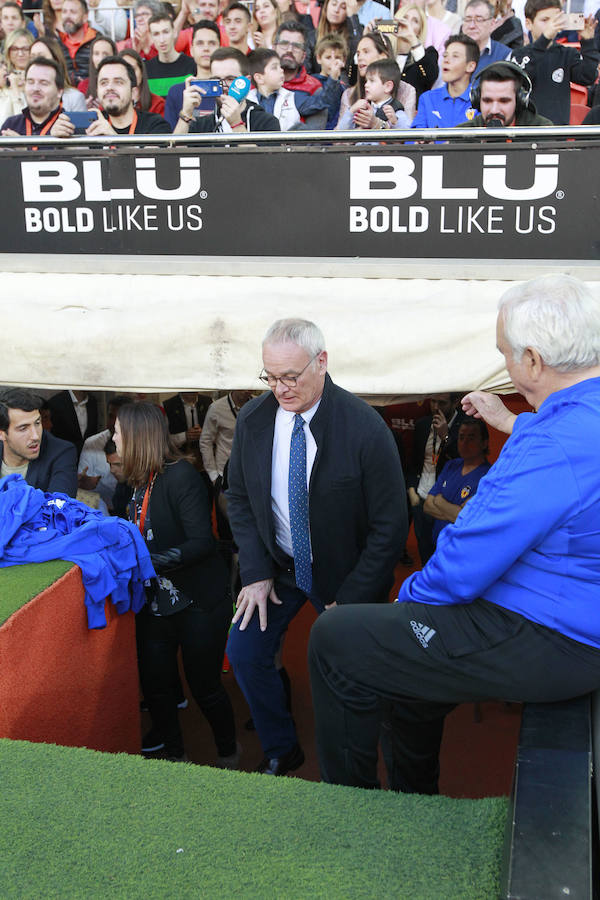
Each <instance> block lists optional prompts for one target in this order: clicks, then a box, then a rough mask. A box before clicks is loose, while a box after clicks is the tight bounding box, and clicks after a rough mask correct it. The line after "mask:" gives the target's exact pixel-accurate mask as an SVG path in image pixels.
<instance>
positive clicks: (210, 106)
mask: <svg viewBox="0 0 600 900" xmlns="http://www.w3.org/2000/svg"><path fill="white" fill-rule="evenodd" d="M190 84H193V85H194V87H199V88H202V90H203V91H204V92H205V94H206V96H204V97H203V98H202V102H201V103H200V104H199V105H198V106H197V107H196V108H195V109H194V113H198V112H202V113H205V112H214V111H215V102H216V99H217V97H220V96H221V94H222V93H223V90H222V88H221V82H220V81H213V80H212V79H211V80H207V81H203V80H202V79H201V78H192V80H191V82H190Z"/></svg>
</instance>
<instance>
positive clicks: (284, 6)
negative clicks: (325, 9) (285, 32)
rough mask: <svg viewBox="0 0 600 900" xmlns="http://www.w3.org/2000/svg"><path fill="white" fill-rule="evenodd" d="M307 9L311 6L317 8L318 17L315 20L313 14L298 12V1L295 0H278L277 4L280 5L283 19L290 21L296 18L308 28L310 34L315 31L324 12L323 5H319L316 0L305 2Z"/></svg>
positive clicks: (312, 8) (296, 20) (283, 20)
mask: <svg viewBox="0 0 600 900" xmlns="http://www.w3.org/2000/svg"><path fill="white" fill-rule="evenodd" d="M305 5H306V7H307V10H308V9H309V8H310V9H311V10H314V9H315V8H316V9H317V10H318V13H317V17H316V19H315V20H314V21H313V18H312V16H311V15H310V14H309V13H308V11H307V12H306V13H301V12H298V9H297V7H296V3H295V2H294V0H277V6H278V7H279V12H280V13H281V21H282V22H289V21H291V20H294V21H295V22H300V23H301V24H302V25H304V27H305V28H306V31H307V33H308V34H311V33H314V30H315V26H316V24H317V23H318V21H319V18H320V16H321V13H322V7H321V6H319V5H318V4H317V3H316V2H315V0H310V2H309V3H306V4H305Z"/></svg>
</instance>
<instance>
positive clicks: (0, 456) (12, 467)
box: [0, 388, 77, 497]
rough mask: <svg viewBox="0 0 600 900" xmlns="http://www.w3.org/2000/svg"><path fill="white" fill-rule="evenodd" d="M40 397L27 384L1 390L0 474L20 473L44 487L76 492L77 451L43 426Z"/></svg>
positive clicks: (56, 490)
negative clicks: (23, 386) (26, 387)
mask: <svg viewBox="0 0 600 900" xmlns="http://www.w3.org/2000/svg"><path fill="white" fill-rule="evenodd" d="M41 405H42V399H41V397H36V396H35V394H32V393H31V391H28V390H25V389H24V388H7V389H6V390H4V391H2V392H0V478H4V477H5V476H6V475H21V476H22V478H24V479H25V481H26V482H27V484H30V485H31V486H32V487H34V488H39V489H40V490H41V491H48V492H50V493H61V494H68V495H69V496H70V497H75V495H76V494H77V451H76V450H75V447H74V446H73V444H70V443H69V442H68V441H61V440H60V438H57V437H54V435H53V434H50V432H49V431H44V430H43V428H42V416H41V413H40V407H41Z"/></svg>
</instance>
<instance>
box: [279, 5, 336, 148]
mask: <svg viewBox="0 0 600 900" xmlns="http://www.w3.org/2000/svg"><path fill="white" fill-rule="evenodd" d="M273 49H274V50H276V51H277V55H278V56H279V59H280V62H281V68H282V69H283V72H284V75H285V81H284V82H283V86H284V88H286V90H288V91H294V93H295V95H296V109H297V110H298V112H299V113H300V116H301V119H302V123H303V124H301V125H299V126H298V127H297V128H295V129H294V130H295V131H297V130H306V131H323V130H324V129H325V126H326V125H327V116H328V114H329V110H328V107H327V103H326V101H325V99H324V97H323V87H322V85H321V82H320V81H319V79H318V78H315V77H314V76H313V75H309V74H308V73H307V71H306V69H305V67H304V58H305V56H306V30H305V28H304V25H302V23H301V22H292V21H290V22H284V23H283V24H282V25H280V26H279V28H278V29H277V34H276V35H275V42H274V44H273Z"/></svg>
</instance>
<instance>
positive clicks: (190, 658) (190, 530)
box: [114, 403, 239, 768]
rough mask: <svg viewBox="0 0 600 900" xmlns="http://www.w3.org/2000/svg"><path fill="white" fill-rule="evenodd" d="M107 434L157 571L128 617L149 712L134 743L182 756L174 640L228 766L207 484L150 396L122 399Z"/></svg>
mask: <svg viewBox="0 0 600 900" xmlns="http://www.w3.org/2000/svg"><path fill="white" fill-rule="evenodd" d="M114 441H115V444H116V446H117V452H118V453H119V455H120V457H121V460H122V464H123V474H124V476H125V478H126V479H127V481H128V482H129V483H130V484H131V485H132V487H133V489H134V493H133V497H132V500H131V503H130V518H131V519H132V521H134V522H135V523H136V524H137V525H138V527H139V528H140V530H141V532H142V534H143V535H144V537H145V539H146V542H147V545H148V549H149V551H150V557H151V559H152V562H153V565H154V569H155V571H156V574H157V580H156V582H155V581H154V580H153V581H152V583H151V584H150V585H149V586H148V587H147V594H148V602H147V604H146V606H145V607H144V608H143V609H142V610H141V612H139V613H138V615H137V618H136V635H137V647H138V664H139V670H140V680H141V682H142V689H143V692H144V698H145V700H146V702H147V704H148V711H149V713H150V717H151V719H152V730H151V732H150V733H149V734H147V735H146V736H145V738H144V742H143V750H145V751H146V752H150V751H157V750H163V751H164V756H166V757H167V758H169V759H173V760H185V759H186V756H185V751H184V747H183V739H182V736H181V730H180V727H179V720H178V713H177V700H178V685H179V678H178V669H177V652H178V650H179V648H181V653H182V659H183V669H184V672H185V677H186V679H187V683H188V685H189V688H190V691H191V692H192V696H193V697H194V700H195V701H196V703H197V704H198V706H199V707H200V709H201V710H202V712H203V713H204V715H205V716H206V718H207V719H208V722H209V724H210V727H211V729H212V732H213V735H214V738H215V743H216V745H217V754H218V757H217V763H216V764H217V765H218V766H220V767H221V768H237V766H238V762H239V748H238V746H237V744H236V737H235V724H234V720H233V710H232V707H231V701H230V700H229V697H228V695H227V693H226V691H225V688H224V687H223V685H222V683H221V667H222V662H223V654H224V651H225V643H226V641H227V634H228V630H229V625H230V622H231V599H230V597H229V592H228V573H227V569H226V566H225V564H224V562H223V560H222V559H221V557H220V555H219V553H218V552H217V548H216V544H215V540H214V537H213V534H212V528H211V516H210V503H209V498H208V491H207V488H206V486H205V484H204V481H203V480H202V477H201V475H199V473H198V472H197V471H196V470H195V469H194V467H193V466H192V465H191V464H190V463H189V462H188V461H187V460H186V459H185V458H183V457H182V456H181V454H180V453H179V451H178V450H177V449H176V448H175V446H174V445H173V443H172V441H171V438H170V436H169V432H168V425H167V420H166V418H165V416H164V415H163V413H162V412H161V410H160V409H159V408H158V407H157V406H154V405H153V404H151V403H135V404H133V403H129V404H126V405H125V406H122V407H121V408H120V409H119V416H118V419H117V422H116V425H115V435H114Z"/></svg>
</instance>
